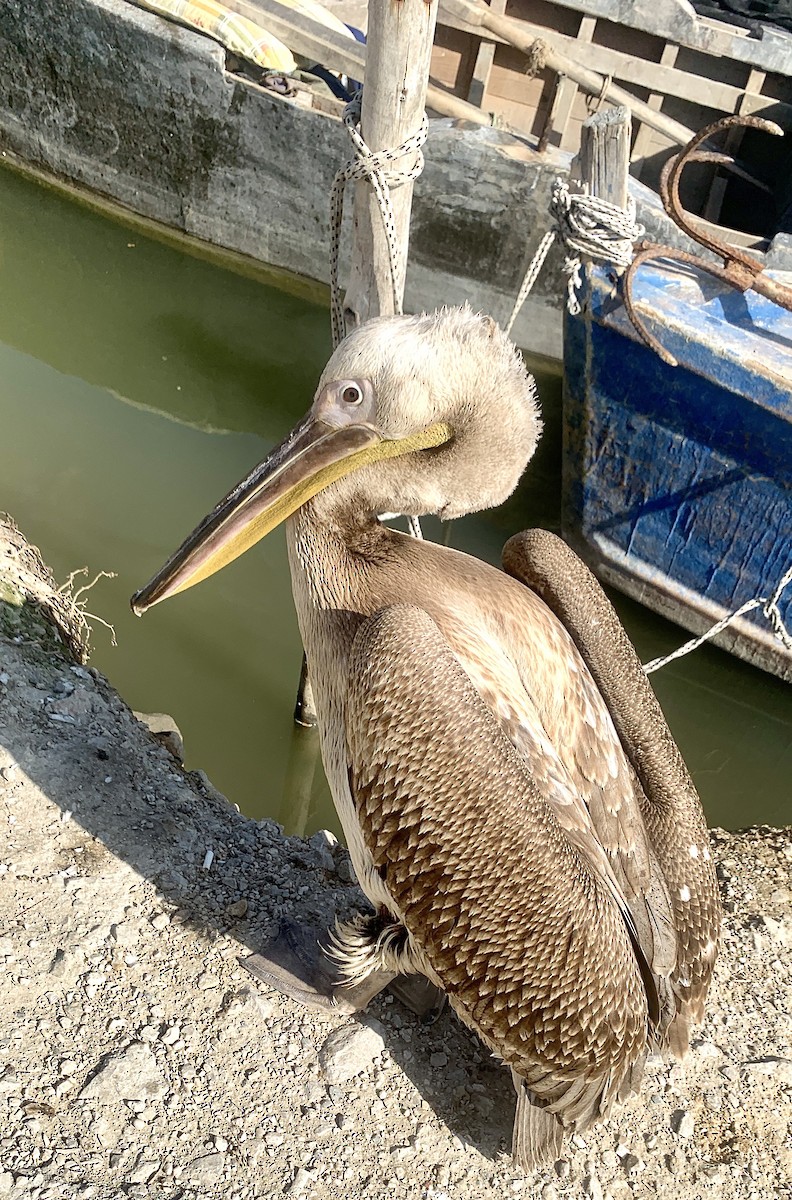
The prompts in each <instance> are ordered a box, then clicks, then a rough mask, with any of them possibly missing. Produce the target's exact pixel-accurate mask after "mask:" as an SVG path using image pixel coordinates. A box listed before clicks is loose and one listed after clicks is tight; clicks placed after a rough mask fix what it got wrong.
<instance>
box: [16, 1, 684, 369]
mask: <svg viewBox="0 0 792 1200" xmlns="http://www.w3.org/2000/svg"><path fill="white" fill-rule="evenodd" d="M0 147H2V149H4V150H6V151H10V152H11V153H12V154H14V155H16V156H18V157H19V158H20V159H22V160H24V162H26V163H29V164H31V165H33V166H35V167H37V168H40V169H43V170H45V171H46V172H49V173H51V174H53V175H56V176H59V177H61V178H62V179H65V180H67V181H69V182H70V183H73V184H77V185H79V186H82V187H84V188H87V189H89V190H91V191H92V192H95V193H98V194H100V195H103V196H106V197H109V198H111V199H112V200H113V201H116V202H120V203H121V204H124V205H127V206H129V207H130V208H131V209H133V210H134V211H135V212H137V213H140V214H142V215H144V216H146V217H149V218H153V219H155V220H157V221H160V222H163V223H164V224H166V225H169V226H171V227H173V228H176V229H179V230H182V231H184V232H186V233H188V234H192V235H194V236H196V237H198V238H202V239H204V240H205V241H207V242H211V243H213V244H215V245H218V246H222V247H225V248H227V249H231V250H235V251H240V252H242V253H244V254H248V255H251V256H252V257H253V258H255V259H258V260H260V261H262V262H265V263H269V264H272V265H274V266H277V267H282V268H285V269H286V270H289V271H294V272H297V273H298V274H301V275H305V276H308V277H309V278H312V279H317V280H320V281H327V278H328V244H329V238H328V209H329V203H328V201H329V192H330V185H331V182H332V179H333V176H334V174H335V172H336V170H337V169H338V166H339V165H340V164H341V163H342V162H344V161H345V160H346V159H347V158H348V157H349V155H350V151H349V145H348V141H347V137H346V134H345V132H344V130H343V128H342V126H341V125H340V123H339V122H338V121H337V120H336V119H335V118H333V117H330V116H327V115H325V114H322V113H318V112H313V111H307V110H305V109H302V108H298V107H296V106H295V105H294V104H292V103H290V102H288V101H286V100H283V99H282V98H280V97H278V96H275V95H273V94H272V93H270V92H267V91H266V90H264V89H263V88H260V87H257V86H256V85H255V84H251V83H249V82H248V81H246V80H244V79H241V78H240V77H238V76H235V75H232V74H229V73H228V72H226V70H225V54H224V51H223V50H222V49H221V48H220V47H219V46H218V45H217V44H216V43H214V42H213V41H211V40H209V39H208V38H205V37H203V36H201V35H199V34H195V33H192V32H191V31H189V30H185V29H182V28H180V27H179V26H177V25H175V24H173V23H171V22H166V21H163V20H162V19H160V18H159V17H156V16H154V15H153V14H151V13H148V12H146V11H144V10H142V9H138V8H136V7H135V6H134V5H133V4H131V3H128V2H127V0H3V3H2V5H0ZM567 166H568V160H565V159H564V158H561V157H560V156H559V157H558V158H557V159H555V160H548V159H541V160H540V159H539V158H538V156H537V155H536V154H535V153H534V152H533V151H532V150H530V149H529V148H528V147H527V146H526V145H524V143H522V142H521V141H520V140H519V139H517V138H515V137H512V136H511V135H508V134H505V133H503V132H501V131H498V130H495V129H487V128H484V129H481V128H476V129H467V128H463V127H460V126H455V125H454V123H452V122H450V121H445V120H443V121H433V122H432V125H431V132H430V137H429V141H428V143H427V147H426V169H425V171H424V174H423V176H422V178H421V179H420V180H419V181H418V185H417V187H416V191H415V202H414V210H413V223H412V244H411V258H410V268H409V271H408V279H407V296H406V304H407V307H408V308H411V309H413V310H415V309H419V308H424V307H434V306H436V305H438V304H443V303H458V302H461V301H462V300H465V299H468V300H470V302H471V303H472V304H474V305H475V306H477V307H481V308H482V309H484V310H486V311H489V312H491V313H492V314H493V315H494V316H495V317H496V318H498V319H501V318H504V317H505V315H506V314H508V312H509V311H510V309H511V304H512V301H513V298H514V295H515V293H516V291H517V288H518V286H519V283H520V280H521V278H522V275H523V271H524V269H525V266H526V264H527V262H528V260H529V259H530V256H531V254H532V253H533V250H534V248H535V246H536V244H537V243H538V242H539V239H540V237H541V236H542V234H543V233H544V231H545V229H546V228H547V226H548V221H549V218H548V216H547V211H548V210H547V204H548V199H549V195H550V189H551V187H552V182H553V179H554V178H555V177H556V175H557V174H558V173H559V172H563V171H564V170H565V169H566V168H567ZM637 187H638V193H639V195H640V197H641V201H640V207H641V219H642V220H643V221H644V223H645V224H646V225H647V226H648V228H649V230H650V235H652V236H655V235H657V236H659V237H661V238H662V239H663V240H666V241H669V240H670V241H672V242H674V243H679V242H680V235H679V233H678V231H676V229H675V228H674V226H673V225H671V223H670V222H669V221H668V220H667V219H666V218H665V216H664V214H663V213H662V211H660V210H659V207H658V206H657V204H656V203H655V205H654V208H652V195H651V193H649V192H648V191H647V190H646V189H643V188H640V185H637ZM350 200H351V196H350ZM647 205H648V206H649V207H647ZM347 249H348V225H347V242H346V243H345V252H346V250H347ZM562 291H563V281H562V278H561V275H560V253H559V252H558V251H557V250H554V251H553V253H552V255H551V258H550V260H549V262H548V266H547V267H546V268H545V271H544V273H543V275H542V277H541V279H540V280H539V282H538V284H537V286H536V288H535V291H534V293H533V295H532V296H531V297H530V298H529V301H528V303H527V305H526V307H525V309H524V310H523V315H522V318H521V320H520V321H519V323H518V325H517V326H516V328H515V337H516V340H517V341H518V342H519V343H520V344H521V345H523V346H525V347H526V348H528V349H531V350H533V351H535V352H537V353H542V354H547V355H550V356H553V357H558V356H559V354H560V338H561V325H560V321H559V319H558V305H559V298H560V296H561V294H562Z"/></svg>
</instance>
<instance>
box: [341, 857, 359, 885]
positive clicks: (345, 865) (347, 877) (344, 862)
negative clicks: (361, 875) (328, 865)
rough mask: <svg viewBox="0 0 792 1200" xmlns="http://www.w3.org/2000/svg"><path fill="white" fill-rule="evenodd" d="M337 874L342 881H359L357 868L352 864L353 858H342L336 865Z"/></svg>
mask: <svg viewBox="0 0 792 1200" xmlns="http://www.w3.org/2000/svg"><path fill="white" fill-rule="evenodd" d="M336 875H337V876H338V878H339V879H340V880H341V882H342V883H357V881H358V880H357V875H356V874H355V868H354V867H353V866H352V860H351V858H342V859H341V861H340V862H339V863H338V864H337V866H336Z"/></svg>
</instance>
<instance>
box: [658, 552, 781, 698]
mask: <svg viewBox="0 0 792 1200" xmlns="http://www.w3.org/2000/svg"><path fill="white" fill-rule="evenodd" d="M789 583H792V566H791V567H789V568H788V569H787V571H786V572H785V573H784V575H783V576H782V577H781V580H780V582H779V584H778V586H777V587H776V589H775V591H774V592H773V594H772V596H770V597H766V596H761V597H760V598H759V599H758V600H748V601H747V602H746V603H745V604H743V605H742V606H741V607H740V608H738V609H737V611H736V612H733V613H731V614H730V615H729V616H728V617H724V618H723V620H721V621H718V623H717V624H716V625H713V626H712V628H711V629H708V630H707V632H706V633H702V635H701V637H697V638H692V639H691V640H690V641H689V642H685V644H684V646H680V647H679V649H678V650H674V651H673V653H672V654H666V655H665V656H664V657H663V658H653V659H652V661H651V662H648V663H645V664H644V674H645V675H651V674H652V673H653V672H654V671H659V670H660V668H661V667H664V666H666V664H667V663H670V662H673V661H674V659H675V658H682V656H683V655H685V654H690V652H691V650H698V648H699V646H701V645H703V643H704V642H706V641H708V640H709V639H710V638H713V637H715V636H716V635H717V634H719V633H720V632H721V631H722V630H724V629H725V628H726V627H727V625H730V624H731V623H732V621H736V620H737V618H738V617H743V616H745V614H746V613H748V612H751V611H752V610H753V609H755V608H761V609H762V610H763V612H764V615H765V616H766V617H767V619H768V621H769V622H770V624H771V625H772V627H773V633H774V634H775V636H776V637H777V638H778V640H779V641H780V642H782V643H783V644H784V646H785V647H786V649H787V650H792V634H790V632H789V630H788V629H787V627H786V625H785V624H784V621H783V618H782V616H781V610H780V608H779V607H778V602H779V600H780V599H781V593H782V592H783V591H784V588H785V587H787V585H788V584H789Z"/></svg>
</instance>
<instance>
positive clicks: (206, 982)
mask: <svg viewBox="0 0 792 1200" xmlns="http://www.w3.org/2000/svg"><path fill="white" fill-rule="evenodd" d="M195 982H196V983H197V984H198V987H199V988H200V989H201V991H202V992H212V991H214V989H215V988H219V987H220V980H219V979H218V978H217V976H216V975H212V973H211V971H202V972H201V974H200V975H199V976H198V978H197V979H196V981H195Z"/></svg>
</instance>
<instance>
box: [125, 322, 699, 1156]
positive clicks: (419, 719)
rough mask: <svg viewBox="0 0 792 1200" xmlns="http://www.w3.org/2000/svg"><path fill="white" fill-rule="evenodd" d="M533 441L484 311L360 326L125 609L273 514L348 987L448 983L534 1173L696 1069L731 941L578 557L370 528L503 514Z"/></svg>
mask: <svg viewBox="0 0 792 1200" xmlns="http://www.w3.org/2000/svg"><path fill="white" fill-rule="evenodd" d="M540 431H541V422H540V418H539V413H538V406H537V399H536V392H535V385H534V382H533V379H532V378H531V377H530V376H529V375H528V374H527V373H526V370H525V367H524V365H523V363H522V360H521V359H520V357H519V355H518V353H517V352H516V350H515V348H514V347H513V346H512V344H511V343H510V342H509V341H508V340H507V338H506V337H505V336H504V335H503V333H502V332H501V331H500V330H499V329H498V327H497V326H496V325H495V323H494V322H493V321H492V320H491V319H489V318H487V317H483V316H481V315H478V314H476V313H474V312H473V311H472V310H471V309H470V308H468V307H465V308H451V309H443V310H441V311H438V312H435V313H430V314H423V315H420V316H414V317H388V318H380V319H377V320H373V321H371V322H369V323H367V324H365V325H363V326H362V327H360V328H359V329H357V330H355V331H354V332H353V333H351V334H350V335H349V336H348V337H347V338H346V340H345V341H344V342H342V344H341V345H340V346H339V347H338V349H337V350H336V351H335V353H334V354H333V355H332V357H331V359H330V361H329V362H328V364H327V366H326V368H325V370H324V372H323V374H322V376H321V379H320V381H319V384H318V387H317V391H316V394H315V397H314V401H313V405H312V407H311V409H310V410H309V412H308V415H307V416H306V417H305V418H304V419H303V420H302V421H301V422H300V423H299V424H298V425H297V426H296V428H295V429H294V430H293V431H292V432H291V433H290V434H289V435H288V436H287V437H286V439H285V440H284V441H283V442H282V443H281V445H280V446H278V447H277V448H276V449H275V450H273V451H272V453H271V454H270V455H269V456H268V457H267V458H266V459H265V460H264V462H262V463H261V464H260V465H259V466H257V467H256V468H255V469H254V470H253V471H252V472H251V473H250V474H249V475H248V476H247V477H246V478H245V479H243V480H242V481H241V482H240V483H239V484H238V485H237V486H236V487H235V488H234V489H233V490H232V491H231V492H230V493H229V494H228V495H227V496H226V497H225V499H224V500H222V501H221V502H220V503H219V504H218V505H217V507H216V508H215V509H214V510H213V511H212V512H211V513H210V514H209V516H208V517H206V518H205V520H204V521H202V523H201V524H200V525H199V526H198V527H197V529H196V530H195V531H194V532H193V533H191V534H190V535H189V537H188V538H187V539H186V541H185V542H184V543H183V545H182V546H181V547H180V548H179V549H178V550H177V551H176V552H175V554H173V555H172V556H171V558H170V559H169V560H168V562H167V563H166V564H165V566H164V567H162V569H161V570H160V571H159V572H158V573H157V575H155V577H154V578H153V579H152V580H151V582H150V583H148V584H147V585H146V586H145V587H144V588H143V589H142V590H141V591H139V592H138V593H137V594H136V595H135V596H134V597H133V600H132V605H133V608H134V610H135V612H137V613H138V614H140V613H142V612H143V611H144V610H145V609H147V608H149V607H150V606H151V605H153V604H156V603H158V602H159V601H161V600H164V599H165V598H167V597H169V596H173V595H175V594H176V593H178V592H181V591H183V590H184V589H185V588H188V587H191V586H192V585H193V584H195V583H197V582H198V581H199V580H202V579H205V578H206V577H207V576H209V575H211V574H212V573H213V572H215V571H217V570H218V569H219V568H220V567H222V566H224V565H225V564H226V563H228V562H230V561H231V560H232V559H234V558H236V557H237V556H238V555H239V554H241V553H242V552H243V551H244V550H246V549H247V548H248V547H250V546H251V545H253V544H254V543H255V542H256V541H257V540H258V539H260V538H262V537H263V536H264V535H265V534H267V533H268V532H269V531H270V530H271V529H273V528H274V527H275V526H276V525H278V524H279V523H280V522H282V521H286V536H287V541H288V549H289V563H290V569H291V575H292V586H293V592H294V600H295V605H296V609H297V616H298V620H299V626H300V631H301V634H302V638H303V643H304V645H305V649H306V653H307V658H308V664H309V669H310V674H311V679H312V682H313V688H314V694H315V700H316V707H317V712H318V718H319V731H320V738H321V748H322V756H323V760H324V765H325V770H326V773H327V778H328V781H329V783H330V787H331V790H332V793H333V797H334V801H335V804H336V807H337V810H338V814H339V817H340V820H341V823H342V826H343V829H344V833H345V836H346V839H347V844H348V847H349V851H350V854H351V857H352V861H353V864H354V867H355V870H356V872H357V876H358V879H359V881H360V885H361V887H362V889H363V891H364V892H365V894H366V896H367V897H368V899H369V900H370V901H371V904H372V906H373V909H374V913H373V915H367V916H360V917H359V919H357V920H356V921H353V922H350V923H348V924H346V925H343V926H338V927H337V928H336V931H335V935H334V939H333V941H334V945H333V948H332V952H333V954H334V955H335V958H336V960H337V962H338V964H339V966H340V970H341V974H342V975H343V977H344V978H345V979H346V981H347V982H349V983H359V982H360V981H362V980H365V979H366V977H367V976H371V977H374V978H378V975H377V973H378V972H384V973H385V978H390V977H392V975H393V974H395V973H397V972H400V973H413V974H418V975H420V976H423V977H424V978H425V979H427V980H429V981H430V982H431V984H433V985H435V986H436V987H437V988H440V989H442V991H443V992H444V993H445V994H446V995H447V996H448V998H449V1001H450V1003H451V1005H452V1007H453V1008H454V1010H455V1011H456V1013H457V1014H458V1015H459V1017H460V1018H461V1019H462V1021H463V1022H464V1023H465V1024H466V1025H467V1026H469V1027H470V1028H471V1029H473V1030H475V1032H476V1033H477V1034H478V1036H479V1037H480V1038H481V1039H482V1041H483V1042H484V1043H485V1045H486V1046H487V1047H488V1048H489V1049H490V1050H491V1051H492V1052H493V1053H494V1054H495V1055H496V1056H497V1057H498V1058H499V1059H500V1060H501V1061H502V1062H503V1063H504V1064H505V1065H506V1066H507V1067H509V1068H510V1069H511V1072H512V1077H513V1080H514V1084H515V1087H516V1090H517V1110H516V1116H515V1125H514V1136H513V1144H512V1151H513V1154H514V1157H515V1159H516V1161H517V1162H518V1163H520V1164H521V1165H522V1166H523V1167H524V1168H526V1169H531V1168H534V1167H536V1166H537V1165H539V1164H541V1163H542V1162H545V1161H547V1160H548V1159H550V1158H552V1157H558V1155H559V1152H560V1149H561V1145H562V1137H563V1134H564V1133H565V1132H569V1131H575V1130H577V1131H579V1130H583V1129H585V1128H586V1127H588V1126H589V1125H590V1124H591V1123H592V1122H594V1121H596V1120H599V1119H601V1118H603V1117H605V1116H607V1114H608V1113H609V1112H610V1111H611V1109H612V1107H613V1105H614V1103H615V1102H616V1101H619V1100H622V1099H623V1098H625V1097H626V1096H627V1095H628V1094H629V1093H630V1092H632V1091H634V1090H635V1089H637V1087H638V1084H639V1081H640V1078H641V1072H642V1068H643V1064H644V1061H645V1058H646V1056H647V1053H648V1052H649V1051H650V1050H651V1049H652V1048H658V1049H660V1050H669V1051H671V1052H673V1053H674V1054H676V1055H681V1054H683V1053H684V1051H685V1049H686V1048H687V1044H688V1031H689V1027H690V1025H691V1023H692V1022H695V1021H698V1020H700V1019H701V1017H702V1015H703V1007H704V1000H705V997H706V993H707V989H708V986H709V982H710V978H711V975H712V969H713V965H714V962H715V957H716V953H717V945H718V936H719V928H720V906H719V900H718V891H717V884H716V879H715V873H714V869H713V862H712V859H711V856H710V850H709V839H708V833H707V827H706V823H705V820H704V816H703V813H702V810H701V805H700V803H699V799H698V796H697V794H696V791H695V789H694V786H693V783H692V781H691V779H690V777H689V775H688V773H687V771H686V768H685V766H684V763H683V761H682V758H681V756H680V753H679V751H678V749H677V747H676V745H675V743H674V741H673V739H672V737H671V734H670V733H669V730H668V728H667V726H666V724H665V721H664V719H663V716H662V714H661V711H660V708H659V706H658V704H657V701H656V699H655V697H654V693H653V692H652V690H651V688H650V686H649V684H648V682H647V680H646V677H645V676H644V674H643V672H642V670H641V666H640V663H639V661H638V659H637V657H636V654H635V652H634V650H633V648H632V646H631V645H630V643H629V641H628V639H627V636H626V634H625V632H624V630H623V629H622V627H621V625H620V623H619V621H618V618H617V616H616V614H615V612H614V611H613V609H612V607H611V605H610V603H609V601H608V600H607V598H606V597H605V595H604V593H603V592H602V590H601V588H600V587H599V585H598V584H597V582H596V581H595V579H594V577H593V576H592V575H591V574H590V573H589V571H588V569H587V568H586V567H585V566H584V565H583V563H582V562H581V561H580V560H579V559H578V558H577V557H576V556H575V555H574V554H573V553H572V551H571V550H569V549H568V548H567V547H566V545H565V544H564V543H563V542H561V541H560V540H559V539H558V538H556V537H554V536H553V535H551V534H549V533H546V532H543V531H540V530H532V531H528V532H524V533H520V534H517V535H516V536H515V537H512V538H511V539H510V540H509V541H508V542H507V543H506V546H505V548H504V552H503V567H504V570H503V571H500V570H498V569H496V568H494V567H492V566H489V565H488V564H486V563H482V562H480V561H478V560H477V559H475V558H471V557H469V556H467V555H465V554H461V553H459V552H457V551H455V550H452V549H449V548H447V547H443V546H440V545H437V544H433V543H430V542H426V541H418V540H416V539H414V538H410V537H407V536H406V535H403V534H401V533H398V532H396V531H394V530H393V529H391V528H389V527H387V526H385V525H383V524H382V522H380V521H379V520H378V519H377V514H380V513H384V512H386V511H394V510H395V511H398V512H400V513H403V514H407V515H411V516H422V515H425V514H429V513H435V514H438V515H439V516H440V517H441V518H444V519H449V518H455V517H461V516H463V515H464V514H466V513H470V512H475V511H477V510H480V509H484V508H490V507H493V506H495V505H498V504H501V503H502V502H503V501H504V500H505V499H506V498H507V497H508V496H509V495H510V493H511V492H512V491H513V490H514V488H515V486H516V485H517V482H518V480H519V478H520V476H521V475H522V473H523V470H524V469H525V466H526V464H527V462H528V460H529V459H530V458H531V456H532V454H533V452H534V449H535V447H536V443H537V440H538V438H539V435H540ZM298 990H299V989H298Z"/></svg>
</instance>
